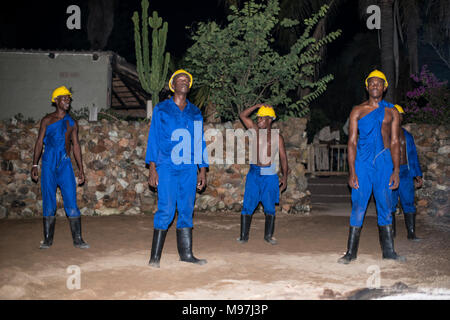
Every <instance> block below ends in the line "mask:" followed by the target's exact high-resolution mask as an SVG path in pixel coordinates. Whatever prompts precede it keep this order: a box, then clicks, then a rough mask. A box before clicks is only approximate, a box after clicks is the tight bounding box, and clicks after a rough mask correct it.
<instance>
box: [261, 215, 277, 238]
mask: <svg viewBox="0 0 450 320" xmlns="http://www.w3.org/2000/svg"><path fill="white" fill-rule="evenodd" d="M274 229H275V215H272V214H266V224H265V227H264V241H266V242H268V243H270V244H272V245H275V244H277V240H275V239H274V238H272V236H273V231H274Z"/></svg>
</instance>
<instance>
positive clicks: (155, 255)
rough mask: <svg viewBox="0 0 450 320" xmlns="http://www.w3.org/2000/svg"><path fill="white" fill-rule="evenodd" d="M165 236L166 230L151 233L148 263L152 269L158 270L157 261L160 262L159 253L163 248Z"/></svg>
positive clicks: (156, 230)
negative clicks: (151, 241) (150, 250)
mask: <svg viewBox="0 0 450 320" xmlns="http://www.w3.org/2000/svg"><path fill="white" fill-rule="evenodd" d="M166 235H167V230H160V229H154V231H153V243H152V252H151V254H150V261H149V263H148V264H149V265H150V266H152V267H155V268H159V261H160V260H161V252H162V249H163V247H164V241H165V240H166Z"/></svg>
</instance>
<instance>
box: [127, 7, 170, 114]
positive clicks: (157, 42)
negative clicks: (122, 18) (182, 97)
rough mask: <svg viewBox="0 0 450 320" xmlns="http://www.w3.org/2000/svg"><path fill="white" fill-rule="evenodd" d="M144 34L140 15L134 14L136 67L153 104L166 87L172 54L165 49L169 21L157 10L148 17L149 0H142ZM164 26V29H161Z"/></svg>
mask: <svg viewBox="0 0 450 320" xmlns="http://www.w3.org/2000/svg"><path fill="white" fill-rule="evenodd" d="M141 5H142V36H141V30H140V28H139V15H138V13H137V12H136V11H135V12H134V14H133V18H132V20H133V23H134V42H135V48H136V67H137V72H138V75H139V81H140V82H141V85H142V88H143V89H144V90H145V91H146V92H148V93H149V94H150V95H151V96H152V104H153V105H154V106H155V105H156V104H157V103H158V102H159V93H160V92H161V90H162V89H163V88H164V85H165V83H166V79H167V71H168V68H169V61H170V54H169V53H168V52H166V53H165V54H164V50H165V48H166V39H167V29H168V24H167V22H164V23H163V21H162V18H160V17H158V13H157V12H156V11H154V12H153V16H152V17H150V18H148V14H147V11H148V6H149V5H148V0H142V2H141ZM149 24H150V27H151V28H152V52H151V65H150V54H149V50H150V46H149V41H148V28H149ZM161 26H162V29H161Z"/></svg>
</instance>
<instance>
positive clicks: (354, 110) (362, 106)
mask: <svg viewBox="0 0 450 320" xmlns="http://www.w3.org/2000/svg"><path fill="white" fill-rule="evenodd" d="M366 107H367V103H365V102H363V103H361V104H358V105H356V106H353V108H352V111H351V112H350V118H352V117H356V118H357V117H358V116H359V114H360V113H361V112H362V111H363V110H364V109H365V108H366Z"/></svg>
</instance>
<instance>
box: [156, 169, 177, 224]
mask: <svg viewBox="0 0 450 320" xmlns="http://www.w3.org/2000/svg"><path fill="white" fill-rule="evenodd" d="M156 171H157V173H158V210H157V211H156V213H155V217H154V219H153V226H154V228H155V229H159V230H167V228H168V227H169V225H170V223H171V222H172V220H173V218H174V216H175V209H176V204H177V201H176V199H177V198H176V197H177V186H178V179H177V177H175V176H174V175H173V174H172V172H171V170H170V167H168V166H160V167H157V168H156ZM174 189H175V190H174Z"/></svg>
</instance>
